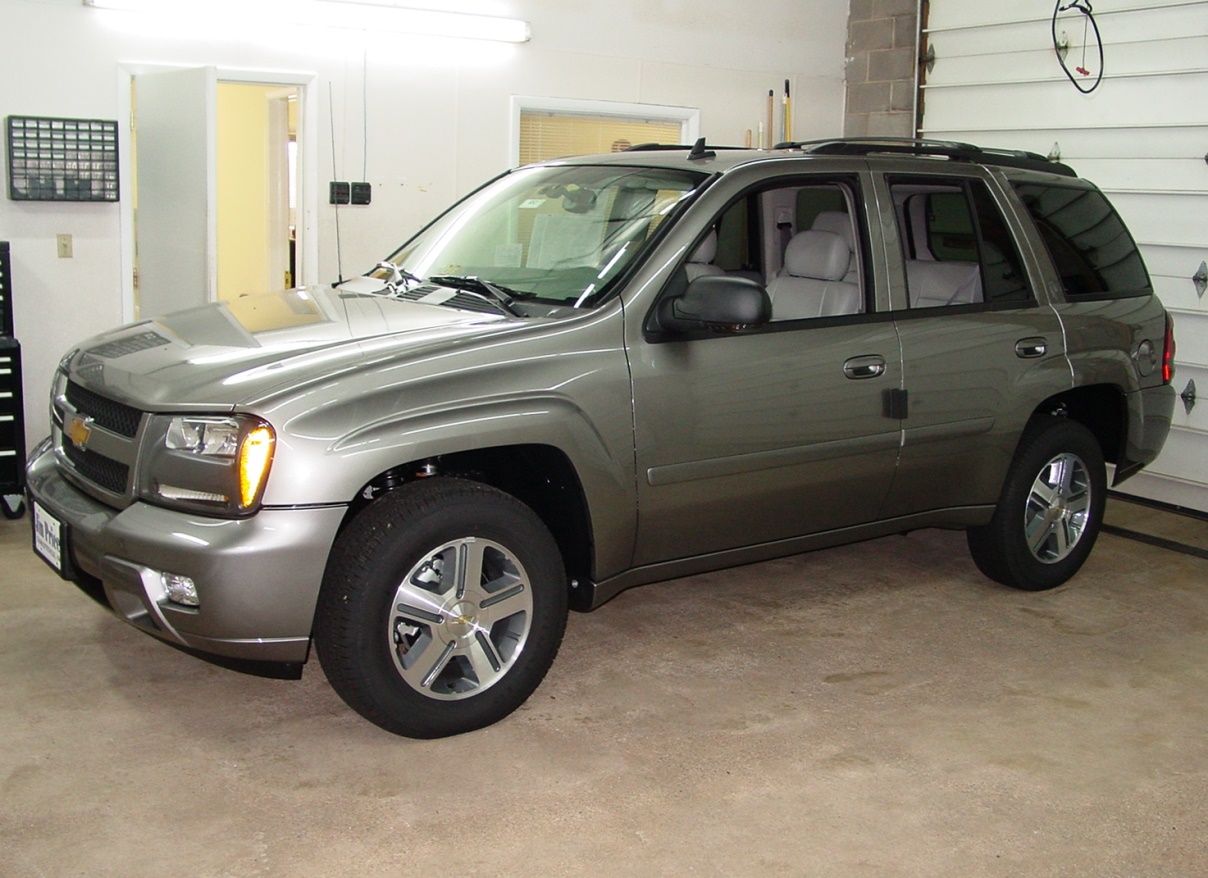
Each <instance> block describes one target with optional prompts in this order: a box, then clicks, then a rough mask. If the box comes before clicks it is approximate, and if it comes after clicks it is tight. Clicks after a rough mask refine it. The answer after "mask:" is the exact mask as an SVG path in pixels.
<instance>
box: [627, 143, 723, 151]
mask: <svg viewBox="0 0 1208 878" xmlns="http://www.w3.org/2000/svg"><path fill="white" fill-rule="evenodd" d="M698 142H699V141H698ZM695 146H696V145H695V144H692V143H635V144H634V145H633V146H627V147H625V148H624V149H623V150H621V152H674V151H675V150H680V149H686V150H688V151H689V152H691V151H692V150H693V149H695ZM745 148H746V147H742V146H718V145H716V144H714V143H710V144H709V149H745Z"/></svg>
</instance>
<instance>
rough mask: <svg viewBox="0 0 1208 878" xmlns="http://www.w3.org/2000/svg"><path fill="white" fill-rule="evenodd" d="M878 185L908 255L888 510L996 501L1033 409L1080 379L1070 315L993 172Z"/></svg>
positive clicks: (892, 177) (900, 290) (898, 313)
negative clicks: (1070, 357)
mask: <svg viewBox="0 0 1208 878" xmlns="http://www.w3.org/2000/svg"><path fill="white" fill-rule="evenodd" d="M877 185H878V186H879V187H881V188H880V192H881V198H882V203H885V204H891V205H892V206H893V212H894V216H895V223H894V228H893V229H891V230H889V231H888V232H887V234H889V235H892V233H893V232H896V234H897V242H896V250H897V251H898V252H900V253H901V256H902V260H901V264H900V266H897V265H895V267H894V272H895V274H897V275H898V282H897V283H895V284H894V285H893V286H894V295H895V302H894V318H895V321H896V324H897V328H898V334H899V336H900V338H901V343H902V361H903V374H902V380H903V388H904V390H905V399H904V406H903V414H904V418H903V421H902V425H903V438H902V455H901V460H900V462H899V466H898V474H897V477H896V479H895V481H894V487H893V492H892V494H891V495H890V497H889V500H888V502H887V504H886V507H885V510H884V513H883V515H884V517H887V518H889V517H894V516H898V515H906V514H912V513H916V512H925V511H929V510H934V509H942V508H949V507H961V506H976V505H982V504H987V503H993V502H996V501H997V499H998V492H999V490H1000V487H1001V484H1002V479H1003V478H1004V476H1005V473H1006V468H1007V466H1008V464H1009V463H1010V461H1011V458H1012V455H1013V454H1014V451H1015V446H1016V443H1017V442H1018V439H1019V435H1020V432H1021V431H1022V429H1023V426H1024V424H1026V423H1027V420H1028V418H1029V417H1030V415H1031V413H1032V411H1033V410H1034V408H1035V407H1036V405H1037V404H1039V403H1040V402H1041V401H1042V400H1044V399H1045V398H1046V397H1047V396H1050V395H1052V394H1053V393H1056V392H1058V391H1060V390H1062V389H1065V388H1067V387H1069V385H1070V370H1069V364H1068V363H1067V362H1066V359H1065V345H1064V336H1063V333H1062V327H1061V322H1060V320H1059V319H1058V317H1057V315H1056V313H1055V312H1054V311H1053V309H1052V308H1050V307H1049V306H1048V305H1047V304H1046V303H1044V302H1043V301H1042V300H1041V298H1040V297H1038V295H1037V290H1036V287H1037V285H1038V284H1037V281H1036V278H1035V266H1034V265H1032V266H1031V267H1030V266H1029V262H1028V261H1027V260H1028V259H1029V258H1030V254H1027V253H1023V252H1021V251H1020V248H1019V247H1018V246H1017V245H1016V243H1015V241H1016V239H1017V237H1018V235H1017V233H1016V227H1015V226H1014V223H1015V219H1014V214H1013V211H1012V210H1010V208H1009V207H1008V206H1007V204H1006V201H1005V199H1003V198H1002V196H1001V193H999V191H998V187H997V185H996V182H995V181H994V180H992V179H991V178H990V177H989V175H985V174H981V173H979V172H977V171H975V170H972V171H969V172H965V173H955V174H953V173H928V174H926V175H922V174H917V173H899V174H887V175H884V176H883V177H879V178H878V180H877ZM887 241H890V244H889V248H890V250H891V251H892V250H893V249H895V247H894V244H893V242H892V239H891V238H888V237H887Z"/></svg>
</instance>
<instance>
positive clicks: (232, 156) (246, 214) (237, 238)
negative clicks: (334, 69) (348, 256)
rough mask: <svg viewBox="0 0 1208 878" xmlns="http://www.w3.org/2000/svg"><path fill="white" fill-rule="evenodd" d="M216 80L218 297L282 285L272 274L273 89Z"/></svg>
mask: <svg viewBox="0 0 1208 878" xmlns="http://www.w3.org/2000/svg"><path fill="white" fill-rule="evenodd" d="M277 90H279V89H277V88H273V87H270V86H263V85H245V84H242V83H229V82H220V83H219V84H218V156H217V163H218V298H219V299H233V298H235V297H237V296H241V295H244V294H248V293H263V292H267V291H268V290H270V289H278V288H280V286H281V283H280V282H278V283H277V284H275V285H274V284H272V283H271V282H270V280H269V277H268V273H269V272H268V252H269V218H268V209H269V167H268V155H269V139H268V137H269V110H268V107H269V103H268V100H269V92H270V91H277Z"/></svg>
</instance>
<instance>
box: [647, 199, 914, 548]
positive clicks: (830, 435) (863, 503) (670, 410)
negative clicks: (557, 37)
mask: <svg viewBox="0 0 1208 878" xmlns="http://www.w3.org/2000/svg"><path fill="white" fill-rule="evenodd" d="M863 203H864V201H863V199H862V197H861V195H860V184H859V179H858V178H857V177H855V176H854V175H853V176H852V177H850V178H842V179H834V178H832V179H820V180H814V179H808V178H806V179H802V178H801V177H800V176H798V177H796V178H793V179H792V180H784V181H772V182H764V183H762V184H760V185H759V187H757V189H756V190H755V191H748V192H744V193H740V194H739V195H738V196H737V197H735V198H733V199H730V200H729V202H728V203H727V204H726V205H725V207H724V208H723V210H722V211H720V212H719V213H717V214H716V215H715V216H714V219H713V220H712V221H711V223H710V227H709V230H703V229H702V231H701V238H702V241H703V240H706V239H708V238H709V236H710V235H711V234H714V233H716V232H718V231H719V230H720V235H718V238H719V239H720V240H721V241H722V244H721V245H720V246H719V248H718V250H717V253H716V255H715V256H713V258H712V261H700V260H703V259H704V257H701V256H699V255H698V254H699V253H701V252H704V253H707V254H709V253H711V251H712V250H713V247H712V246H711V242H710V246H708V247H694V248H692V251H691V252H689V254H688V256H687V260H686V262H685V266H684V267H682V268H681V269H680V271H686V270H687V269H688V268H692V270H693V271H698V272H700V271H703V272H707V273H712V274H717V273H721V272H728V273H734V274H741V275H744V276H748V277H752V276H753V277H755V278H757V279H758V280H760V281H761V282H764V283H765V284H766V285H767V287H768V289H769V292H770V294H771V295H772V300H773V311H772V318H773V320H772V322H771V323H769V324H768V325H767V326H765V327H763V328H762V329H760V330H758V331H754V332H750V333H738V334H730V335H723V336H715V337H708V336H701V337H694V338H690V339H683V338H681V339H671V340H652V339H651V338H650V337H648V336H647V337H643V336H641V335H640V334H639V333H637V332H635V331H633V328H632V327H633V324H632V323H631V324H630V329H629V335H630V342H629V355H630V363H631V369H632V373H633V394H634V416H635V422H636V445H637V451H636V457H637V459H636V462H637V479H638V485H637V491H638V507H639V512H638V516H639V523H638V534H637V547H636V553H635V558H634V563H635V564H637V565H643V564H652V563H657V562H661V561H668V560H674V559H678V558H684V557H689V556H692V555H697V554H701V553H707V552H712V551H718V550H724V549H730V548H739V547H745V546H754V545H759V544H763V543H771V542H775V541H778V540H784V539H788V538H792V537H795V536H801V535H804V534H810V533H817V532H821V531H825V530H831V529H835V528H842V527H845V526H848V525H852V524H855V523H859V522H862V521H866V520H869V519H872V518H875V517H876V514H877V512H878V510H879V508H880V506H881V504H882V501H883V500H884V498H885V496H886V494H887V493H888V490H889V486H890V483H891V480H892V478H893V472H894V466H895V463H896V460H897V454H898V446H899V438H900V432H899V423H898V421H897V420H896V419H894V418H893V417H891V415H892V412H891V411H889V410H888V408H887V400H888V399H889V396H888V394H889V392H890V391H893V390H895V389H897V388H899V387H900V381H901V367H900V355H899V350H898V340H897V335H896V332H895V329H894V325H893V322H892V320H890V319H888V318H887V315H884V314H878V313H876V312H875V310H874V309H873V307H872V301H873V297H872V296H871V295H868V294H867V292H868V291H869V290H870V289H871V284H870V283H869V281H870V280H871V278H870V277H869V276H868V271H867V270H866V269H861V266H864V265H867V264H868V262H867V261H866V260H865V259H864V258H863V250H864V247H863V246H862V245H859V244H857V243H856V242H860V241H862V240H867V238H866V237H864V236H861V235H860V234H858V231H859V228H860V224H861V223H862V222H863V220H862V219H861V218H860V216H859V211H860V209H861V206H862V205H863ZM822 208H826V210H823V209H822ZM821 213H826V214H828V215H829V223H830V224H829V225H827V223H826V222H824V221H822V220H819V215H820V214H821ZM736 215H737V216H740V217H741V218H742V221H741V222H740V223H738V224H737V225H738V231H737V232H735V231H734V228H733V226H734V225H735V224H734V223H732V222H730V220H731V219H732V218H733V217H735V216H736ZM836 221H837V222H836ZM844 224H846V233H844V230H843V227H844ZM822 225H827V228H826V229H823V228H821V227H820V226H822ZM799 236H803V237H800V240H798V241H797V243H796V244H795V243H793V241H794V239H797V238H798V237H799ZM836 241H841V244H840V243H836ZM840 247H842V248H844V249H843V250H842V251H840ZM727 248H728V249H727ZM786 252H787V253H788V254H790V255H789V256H788V257H786ZM815 253H816V254H817V256H818V257H819V258H818V259H814V257H813V256H812V255H810V254H815ZM793 254H796V255H797V256H802V254H805V255H804V256H802V258H801V259H797V258H796V256H794V255H793ZM844 254H846V256H845V255H844ZM694 260H698V262H696V263H694ZM820 262H825V263H826V264H825V265H822V264H817V265H815V264H814V263H820ZM798 263H800V264H798ZM840 263H842V264H840ZM773 270H775V271H776V273H777V275H778V277H776V278H772V279H769V274H771V273H772V271H773ZM794 272H796V274H794ZM680 282H681V283H684V282H686V281H684V280H683V279H682V278H681V281H680ZM672 283H673V284H674V283H675V280H674V279H673V281H672ZM817 296H822V297H824V298H825V297H828V296H829V297H830V300H833V301H835V302H838V303H840V304H839V305H838V306H837V308H838V310H839V311H841V312H842V313H826V314H825V315H823V314H822V311H827V310H828V308H826V307H824V306H819V307H820V308H821V311H818V312H817V316H808V315H810V314H814V313H815V312H814V311H811V310H810V309H811V308H814V307H815V306H814V305H813V304H809V303H813V302H814V300H815V299H816V298H817ZM819 301H821V300H819ZM843 303H847V304H843Z"/></svg>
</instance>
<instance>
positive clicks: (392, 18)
mask: <svg viewBox="0 0 1208 878" xmlns="http://www.w3.org/2000/svg"><path fill="white" fill-rule="evenodd" d="M84 5H85V6H92V7H95V8H97V9H119V10H123V11H126V12H145V13H155V14H157V15H161V16H176V17H179V18H180V19H182V20H183V19H185V18H188V17H199V16H205V17H206V18H207V19H213V18H214V16H215V15H218V14H224V13H229V14H230V15H231V16H232V17H233V18H234V19H236V20H240V19H243V20H246V19H247V18H248V17H249V16H255V17H257V18H260V19H271V20H273V21H277V22H282V23H291V24H305V25H314V26H319V27H338V28H350V29H353V30H366V31H390V32H392V33H405V34H414V35H418V36H430V37H453V38H455V39H463V40H495V41H498V42H505V43H524V42H528V40H529V39H530V37H531V33H530V31H529V23H528V22H527V21H525V20H523V19H520V18H502V17H499V16H494V15H471V14H470V13H466V12H443V11H440V10H436V9H413V8H410V7H404V6H392V5H389V4H385V3H364V2H348V0H84Z"/></svg>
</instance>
